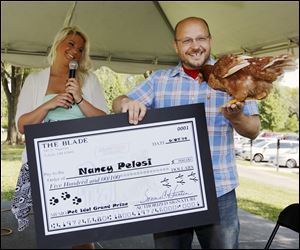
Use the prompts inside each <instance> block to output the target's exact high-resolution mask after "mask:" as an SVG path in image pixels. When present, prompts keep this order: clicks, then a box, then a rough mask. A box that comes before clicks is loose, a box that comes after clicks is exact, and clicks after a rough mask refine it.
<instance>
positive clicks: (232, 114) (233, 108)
mask: <svg viewBox="0 0 300 250" xmlns="http://www.w3.org/2000/svg"><path fill="white" fill-rule="evenodd" d="M243 108H244V103H243V102H237V103H235V104H227V105H224V106H223V107H222V113H223V115H224V117H225V118H226V119H228V120H229V121H231V120H233V119H237V118H238V117H239V116H240V115H242V114H243Z"/></svg>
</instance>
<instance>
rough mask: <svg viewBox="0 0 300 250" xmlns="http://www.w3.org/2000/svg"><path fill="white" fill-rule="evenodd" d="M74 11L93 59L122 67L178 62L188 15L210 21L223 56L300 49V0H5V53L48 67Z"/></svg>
mask: <svg viewBox="0 0 300 250" xmlns="http://www.w3.org/2000/svg"><path fill="white" fill-rule="evenodd" d="M72 11H73V12H72ZM68 16H70V17H71V19H70V20H69V21H70V24H73V25H78V26H79V27H80V28H82V29H83V30H84V31H85V33H87V34H88V36H89V38H90V42H91V56H92V59H93V62H94V66H96V67H100V66H108V67H110V68H112V69H113V70H115V71H117V72H128V73H143V72H145V71H146V70H155V69H159V68H163V67H167V66H169V65H175V64H177V62H178V58H177V55H176V53H175V51H174V49H173V46H172V41H173V35H174V28H175V25H176V23H177V22H178V21H180V20H181V19H183V18H185V17H188V16H199V17H202V18H204V19H206V20H207V22H208V23H209V25H210V29H211V33H212V36H213V49H212V53H213V55H215V56H217V57H218V56H220V55H223V54H228V53H234V54H241V53H248V54H252V55H260V54H267V53H282V52H283V51H284V52H287V51H288V49H289V51H290V52H291V51H293V53H294V54H295V56H296V57H298V55H299V49H298V48H299V47H298V46H299V3H298V2H297V1H279V2H269V1H268V2H267V1H266V2H264V1H262V2H261V1H259V2H258V1H257V2H256V1H254V2H251V1H237V2H236V1H235V2H231V1H229V2H227V1H224V2H223V1H199V2H189V1H184V2H183V1H182V2H180V1H160V2H156V1H141V2H135V1H120V2H109V1H76V2H74V1H73V2H70V1H41V2H39V1H37V2H35V1H26V2H23V1H4V2H3V1H2V2H1V60H5V61H8V62H10V63H13V64H16V65H22V66H28V67H45V66H46V65H47V60H46V55H47V53H48V51H49V48H50V46H51V43H52V41H53V38H54V36H55V34H56V32H57V31H58V30H59V29H60V28H61V27H62V26H63V24H64V23H65V22H66V21H68V20H67V17H68Z"/></svg>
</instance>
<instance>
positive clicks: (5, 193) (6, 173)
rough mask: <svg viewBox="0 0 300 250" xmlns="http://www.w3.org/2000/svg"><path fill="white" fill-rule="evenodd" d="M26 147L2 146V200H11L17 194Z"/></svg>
mask: <svg viewBox="0 0 300 250" xmlns="http://www.w3.org/2000/svg"><path fill="white" fill-rule="evenodd" d="M23 148H24V146H23V145H22V146H20V145H17V146H9V145H5V144H1V200H11V199H12V197H13V194H14V192H15V188H16V183H17V179H18V176H19V171H20V168H21V155H22V151H23Z"/></svg>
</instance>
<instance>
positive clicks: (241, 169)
mask: <svg viewBox="0 0 300 250" xmlns="http://www.w3.org/2000/svg"><path fill="white" fill-rule="evenodd" d="M237 165H238V174H239V176H241V177H247V178H249V179H253V180H255V181H256V182H262V183H265V184H270V185H273V186H277V187H284V188H288V189H291V190H294V191H298V192H299V168H295V169H287V168H279V169H278V172H277V170H276V168H275V167H273V166H272V165H270V164H269V165H268V164H265V163H259V164H257V163H252V165H251V166H245V165H242V164H240V163H239V162H237ZM294 176H297V177H298V178H295V177H294Z"/></svg>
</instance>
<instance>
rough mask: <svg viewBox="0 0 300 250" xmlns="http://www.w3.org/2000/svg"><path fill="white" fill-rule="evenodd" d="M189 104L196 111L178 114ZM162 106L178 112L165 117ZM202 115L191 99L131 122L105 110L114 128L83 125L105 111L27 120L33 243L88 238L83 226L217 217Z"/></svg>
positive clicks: (125, 230) (129, 227) (147, 229)
mask: <svg viewBox="0 0 300 250" xmlns="http://www.w3.org/2000/svg"><path fill="white" fill-rule="evenodd" d="M168 109H169V110H168ZM189 109H191V110H194V112H192V113H193V114H194V115H192V116H191V117H181V116H182V115H180V114H184V113H186V110H189ZM162 110H163V111H162ZM184 110H185V112H184ZM160 112H162V113H160ZM166 112H172V113H174V112H177V113H176V117H177V118H175V119H171V120H166V117H167V116H165V115H164V114H167V113H166ZM201 113H202V116H201ZM199 114H200V115H199ZM151 116H153V117H156V118H155V119H153V118H151ZM159 117H165V118H164V119H163V120H161V119H159ZM201 117H202V118H201ZM203 117H204V118H205V116H204V108H203V106H201V105H200V104H197V105H187V106H181V107H180V108H179V107H178V108H166V109H159V110H153V111H148V113H147V118H148V120H147V119H145V120H146V121H144V122H143V123H141V124H139V125H136V126H133V125H129V124H128V122H127V120H128V117H127V114H121V115H111V116H106V117H105V119H106V121H105V123H108V124H110V125H112V124H113V123H115V122H116V120H122V125H123V126H119V127H113V128H111V126H110V125H108V126H105V127H106V128H101V129H97V127H98V126H95V125H94V127H95V128H96V129H88V130H86V129H84V128H86V127H89V126H90V125H91V123H94V122H95V124H97V123H100V122H101V119H103V118H104V117H98V118H93V119H78V120H74V121H73V122H72V121H65V122H55V123H51V124H50V123H49V124H42V125H34V126H29V127H27V128H26V142H27V141H28V140H29V141H30V142H29V143H28V145H27V151H28V155H29V165H30V169H34V170H31V172H30V173H31V177H32V178H31V179H32V184H33V187H34V188H32V189H33V195H34V197H33V198H34V205H35V207H34V208H35V212H36V204H38V205H37V206H38V207H39V209H38V211H39V213H38V217H36V221H37V224H38V225H39V226H37V229H38V231H39V235H38V238H41V239H40V242H39V244H40V245H41V246H47V247H49V243H50V246H51V244H52V245H53V246H56V244H57V246H59V245H61V244H63V241H66V235H69V236H68V237H70V239H69V240H68V241H67V242H65V243H64V244H66V243H68V244H69V245H70V241H72V239H74V240H75V239H76V240H75V241H74V242H77V241H78V237H79V238H81V240H80V241H78V242H81V241H82V242H87V234H86V233H87V232H90V233H89V235H93V237H90V236H89V237H88V238H89V239H90V240H91V241H94V240H99V239H109V238H116V237H124V236H129V235H136V234H142V233H151V232H158V231H165V230H172V229H178V228H182V227H189V226H195V225H202V224H208V223H213V222H216V221H217V219H218V213H217V209H216V202H215V199H216V198H215V189H214V181H213V174H212V171H211V161H210V155H209V144H208V138H207V131H206V132H204V129H205V130H206V128H205V126H206V124H202V127H203V128H204V129H203V128H202V130H199V128H201V124H200V123H203ZM95 119H97V121H96V120H95ZM109 119H111V121H110V122H107V121H109ZM154 120H155V121H154ZM204 122H205V119H204ZM76 123H77V124H76ZM117 123H118V122H117ZM66 124H67V125H68V126H64V125H66ZM37 126H38V127H39V128H40V131H39V132H37V131H38V129H37ZM47 126H48V128H47ZM69 126H70V127H69ZM92 126H93V125H92ZM66 127H68V129H67V130H66ZM41 128H42V129H41ZM70 128H72V129H70ZM75 128H77V129H75ZM43 130H44V131H43ZM76 130H78V131H77V132H75V131H76ZM46 131H49V132H48V133H50V134H51V135H50V136H49V135H47V134H48V133H47V132H46ZM53 131H57V132H58V134H57V133H55V134H53ZM35 132H37V133H35ZM41 133H42V134H43V135H42V136H41ZM37 135H38V136H37ZM201 144H202V147H199V145H201ZM201 148H202V150H204V151H205V152H201ZM205 148H206V149H205ZM204 169H206V170H205V171H203V170H204ZM208 197H209V199H208ZM108 230H112V231H108ZM76 232H77V234H76ZM82 232H85V234H84V235H85V237H82ZM91 232H92V233H91ZM109 232H110V233H109ZM78 233H80V234H78ZM76 235H77V236H76ZM79 235H80V236H79ZM53 239H56V240H57V241H56V242H55V241H54V242H53ZM51 242H52V243H51Z"/></svg>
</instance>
